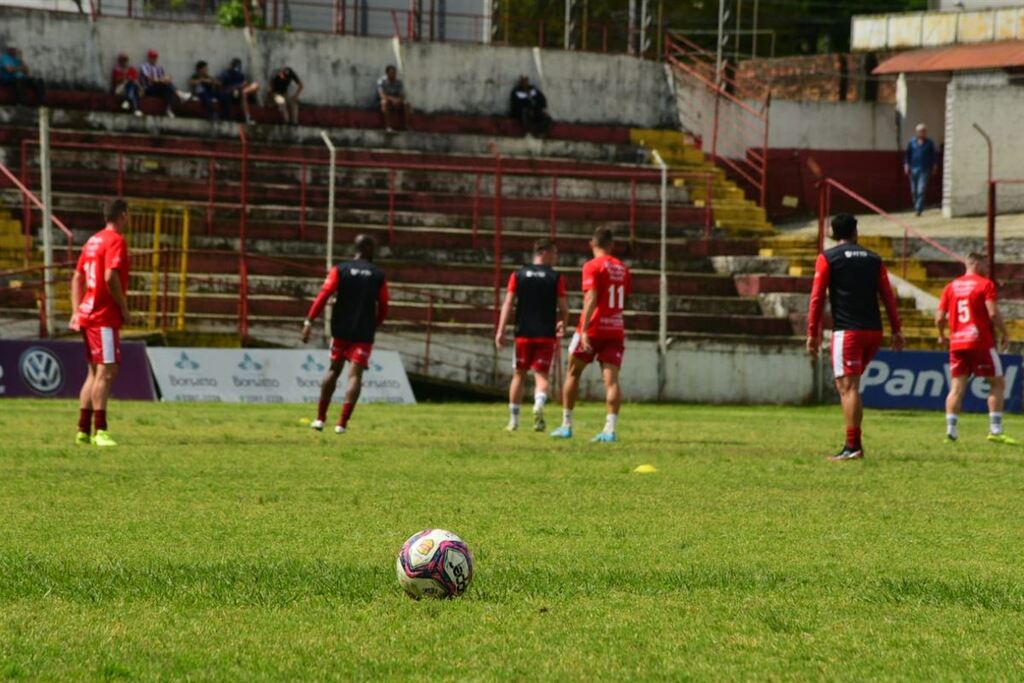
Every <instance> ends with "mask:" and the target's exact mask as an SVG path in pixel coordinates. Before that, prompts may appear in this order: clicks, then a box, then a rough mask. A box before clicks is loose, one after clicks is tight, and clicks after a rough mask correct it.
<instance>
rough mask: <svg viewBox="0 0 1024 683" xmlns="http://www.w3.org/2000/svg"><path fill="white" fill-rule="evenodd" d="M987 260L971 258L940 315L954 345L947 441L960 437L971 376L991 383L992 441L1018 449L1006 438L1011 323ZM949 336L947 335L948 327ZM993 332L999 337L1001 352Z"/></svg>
mask: <svg viewBox="0 0 1024 683" xmlns="http://www.w3.org/2000/svg"><path fill="white" fill-rule="evenodd" d="M987 275H988V268H987V264H986V262H985V257H984V256H983V255H981V254H973V253H972V254H969V255H968V257H967V272H966V273H965V274H964V275H962V276H960V277H958V278H957V279H955V280H953V281H952V282H950V283H949V284H948V285H946V288H945V289H943V290H942V298H941V299H940V300H939V310H938V311H937V312H936V313H935V325H936V327H938V329H939V343H940V344H942V345H945V344H946V343H947V342H948V343H949V374H950V376H951V378H952V380H951V382H950V388H949V395H948V396H947V397H946V440H947V441H948V442H953V441H956V440H957V439H958V438H959V436H960V435H959V433H958V426H959V425H958V423H959V420H960V407H961V405H962V404H963V400H964V395H965V394H966V393H967V386H968V383H969V382H970V379H971V376H972V375H973V376H974V377H986V378H988V386H989V395H988V409H989V435H988V439H989V441H993V442H996V443H1008V444H1016V443H1017V441H1016V440H1015V439H1011V438H1010V437H1008V436H1006V434H1004V433H1003V405H1004V402H1005V390H1006V382H1005V381H1004V379H1003V365H1002V363H1001V362H1000V360H999V353H998V351H1000V350H1001V351H1005V350H1006V346H1007V343H1008V339H1009V337H1008V335H1007V331H1006V324H1005V323H1004V322H1003V318H1002V316H1001V315H1000V314H999V307H998V304H997V302H996V285H995V283H994V282H992V280H990V279H988V277H987ZM947 325H948V327H949V336H948V338H947V336H946V327H947ZM993 331H994V332H996V333H997V334H998V335H999V343H998V349H997V344H996V340H995V338H994V337H993Z"/></svg>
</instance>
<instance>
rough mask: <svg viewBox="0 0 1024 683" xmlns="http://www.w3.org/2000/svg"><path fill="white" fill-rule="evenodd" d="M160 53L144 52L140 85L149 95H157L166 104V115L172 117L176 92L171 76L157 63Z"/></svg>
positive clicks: (154, 51) (175, 102)
mask: <svg viewBox="0 0 1024 683" xmlns="http://www.w3.org/2000/svg"><path fill="white" fill-rule="evenodd" d="M159 58H160V53H159V52H157V51H156V50H150V51H149V52H147V53H146V61H145V62H143V64H142V79H141V80H142V87H143V88H145V93H146V95H147V96H149V97H159V98H160V99H162V100H163V101H164V104H166V105H167V109H166V112H167V116H169V117H170V118H172V119H173V118H174V111H173V110H172V107H173V106H174V105H175V104H177V102H178V93H177V91H176V90H175V89H174V83H173V82H171V76H170V74H168V73H167V72H166V71H164V68H163V67H162V66H160V65H159V64H157V63H156V62H157V60H158V59H159Z"/></svg>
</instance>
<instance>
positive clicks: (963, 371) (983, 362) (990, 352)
mask: <svg viewBox="0 0 1024 683" xmlns="http://www.w3.org/2000/svg"><path fill="white" fill-rule="evenodd" d="M949 374H950V375H952V376H953V377H969V376H970V375H974V376H975V377H1002V376H1003V363H1002V361H1001V360H999V354H998V353H996V350H995V349H994V348H992V347H991V346H990V347H989V348H987V349H957V350H956V351H953V350H950V352H949Z"/></svg>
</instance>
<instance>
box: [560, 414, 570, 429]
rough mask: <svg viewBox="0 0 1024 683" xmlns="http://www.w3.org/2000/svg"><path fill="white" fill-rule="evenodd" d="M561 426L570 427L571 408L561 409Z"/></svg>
mask: <svg viewBox="0 0 1024 683" xmlns="http://www.w3.org/2000/svg"><path fill="white" fill-rule="evenodd" d="M562 426H563V427H570V428H571V427H572V411H571V410H563V411H562Z"/></svg>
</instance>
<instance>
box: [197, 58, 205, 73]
mask: <svg viewBox="0 0 1024 683" xmlns="http://www.w3.org/2000/svg"><path fill="white" fill-rule="evenodd" d="M206 66H207V64H206V62H205V61H204V60H202V59H200V60H199V61H198V62H196V71H199V70H200V69H204V68H206Z"/></svg>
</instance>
